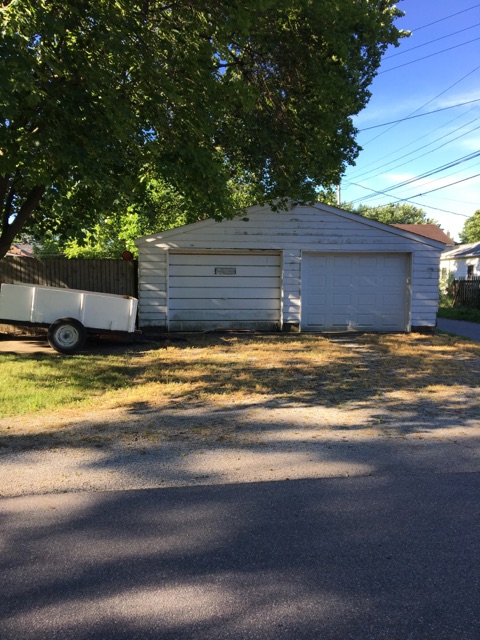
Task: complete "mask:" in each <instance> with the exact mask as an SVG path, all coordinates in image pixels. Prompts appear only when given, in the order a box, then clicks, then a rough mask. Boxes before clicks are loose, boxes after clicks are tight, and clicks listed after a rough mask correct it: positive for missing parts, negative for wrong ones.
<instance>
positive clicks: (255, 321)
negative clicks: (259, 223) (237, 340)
mask: <svg viewBox="0 0 480 640" xmlns="http://www.w3.org/2000/svg"><path fill="white" fill-rule="evenodd" d="M280 290H281V269H280V255H279V254H278V253H277V254H273V253H266V252H262V253H248V254H244V253H235V254H232V253H230V254H218V253H204V254H188V253H184V254H181V253H172V254H171V255H170V260H169V290H168V326H169V329H170V330H171V331H203V330H212V329H259V330H275V329H277V328H278V327H279V324H280V310H281V306H280Z"/></svg>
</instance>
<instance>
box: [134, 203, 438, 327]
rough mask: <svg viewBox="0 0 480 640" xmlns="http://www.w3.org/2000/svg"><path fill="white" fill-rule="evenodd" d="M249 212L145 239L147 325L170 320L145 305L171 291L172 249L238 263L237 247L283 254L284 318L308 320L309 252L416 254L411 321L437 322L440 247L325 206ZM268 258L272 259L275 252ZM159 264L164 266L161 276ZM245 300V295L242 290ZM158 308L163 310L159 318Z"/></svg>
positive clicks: (259, 295) (195, 260)
mask: <svg viewBox="0 0 480 640" xmlns="http://www.w3.org/2000/svg"><path fill="white" fill-rule="evenodd" d="M249 217H250V220H249V221H248V222H244V221H243V220H241V219H234V220H228V221H223V222H218V223H213V222H207V221H205V222H202V223H197V224H194V225H191V226H188V227H184V228H182V229H179V230H178V231H177V230H175V232H171V233H170V232H167V234H166V235H165V237H162V236H161V235H159V236H158V237H155V236H150V237H149V238H146V239H143V240H140V241H139V251H140V300H141V304H140V323H141V325H142V324H143V325H144V326H146V324H156V325H158V326H164V325H165V323H166V307H165V306H164V305H163V303H162V304H160V305H158V306H157V307H156V308H158V309H159V311H158V313H157V312H156V311H153V310H152V306H150V311H149V316H148V319H146V316H145V315H142V314H143V311H142V310H143V309H144V308H146V307H144V303H145V304H147V305H148V300H151V299H152V296H153V295H154V294H156V293H160V291H162V290H163V292H164V294H165V293H166V282H167V278H168V273H167V271H168V270H167V263H166V256H167V252H168V251H169V250H171V249H175V250H188V251H192V252H196V253H191V254H184V256H183V258H184V259H185V263H184V264H190V265H199V264H202V265H205V264H208V263H207V262H206V260H207V259H208V257H207V254H208V252H212V254H218V253H219V252H222V251H225V252H226V254H225V255H224V256H223V259H222V263H223V264H224V266H228V265H232V266H234V265H235V262H236V256H235V255H234V252H235V251H240V252H244V253H248V252H255V251H261V252H267V251H279V252H281V254H282V274H281V275H282V284H281V286H282V298H281V304H282V314H283V318H282V319H283V322H284V323H299V322H300V321H301V261H302V252H304V251H314V252H322V253H323V252H342V253H345V252H370V253H377V252H382V253H384V252H398V253H408V254H413V259H412V272H411V285H410V288H411V292H412V295H411V304H410V316H411V317H410V321H411V325H412V326H426V325H428V326H434V325H435V322H436V300H437V294H438V267H439V264H438V257H439V253H440V250H439V249H436V248H433V247H429V246H428V245H424V244H422V243H421V242H416V241H415V240H413V239H410V238H408V237H405V236H402V235H397V233H396V231H394V230H392V232H390V231H389V230H388V229H383V228H375V227H369V226H367V225H366V224H365V223H363V221H362V220H357V219H356V218H355V219H351V218H348V217H347V218H344V217H342V216H340V215H337V214H336V213H333V212H331V211H329V210H322V209H320V208H318V207H298V208H295V209H293V210H292V211H287V212H279V213H273V212H271V211H270V210H269V209H268V208H263V209H260V208H257V209H256V211H254V212H253V213H251V215H250V216H249ZM367 222H368V221H367ZM202 252H203V253H202ZM229 252H230V253H229ZM172 256H173V254H172ZM264 257H265V258H267V259H268V258H272V256H268V255H265V256H264ZM199 260H200V261H199ZM157 267H158V268H159V271H158V273H157V274H155V273H154V272H155V270H156V268H157ZM174 277H177V276H174ZM267 277H269V276H267ZM267 290H270V287H269V286H268V287H266V290H265V291H262V290H261V289H258V290H257V292H256V293H255V294H252V296H251V298H250V299H252V300H253V299H255V298H256V299H257V300H258V299H264V298H265V297H266V296H268V295H269V294H268V292H267ZM204 293H205V292H204ZM226 293H227V292H223V293H222V294H221V295H220V294H219V296H220V297H221V298H223V297H224V294H226ZM237 297H240V294H239V295H237ZM432 301H433V302H432ZM155 313H157V315H156V316H155ZM207 322H208V321H207ZM145 323H146V324H145ZM239 328H240V326H239Z"/></svg>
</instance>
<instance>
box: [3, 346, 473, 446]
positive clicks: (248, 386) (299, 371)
mask: <svg viewBox="0 0 480 640" xmlns="http://www.w3.org/2000/svg"><path fill="white" fill-rule="evenodd" d="M23 360H25V357H23ZM32 360H33V362H34V364H35V366H36V377H35V379H34V380H33V382H32V384H33V385H34V386H35V388H36V389H37V390H40V389H41V390H45V391H46V396H48V397H49V398H50V399H51V400H52V402H51V404H50V405H48V404H47V405H44V406H43V408H42V406H41V404H40V406H39V407H38V408H37V409H38V410H35V411H33V412H32V411H31V410H29V408H28V406H27V407H25V406H24V405H23V406H22V405H21V404H20V406H19V410H18V411H17V412H10V415H13V416H15V413H16V414H18V415H20V416H21V417H17V418H15V417H12V418H9V419H3V420H2V421H0V429H1V430H2V431H3V440H2V439H1V438H0V445H1V444H2V442H3V443H4V446H10V445H12V444H13V445H14V446H18V447H21V448H24V447H26V446H28V447H36V446H40V445H42V446H47V445H48V446H51V445H52V444H53V445H55V444H63V443H65V441H68V442H69V443H70V444H72V443H73V442H76V443H77V445H79V446H89V447H90V446H91V447H94V446H104V445H105V443H106V442H113V441H114V442H115V446H120V445H121V446H144V447H148V446H150V444H152V443H157V444H158V443H161V442H170V441H172V440H174V441H177V442H178V441H183V440H188V441H197V442H200V441H207V440H211V441H216V442H226V443H228V442H229V441H231V440H234V439H235V440H236V441H238V439H239V437H240V436H242V437H244V436H245V437H244V441H245V442H247V441H250V442H254V441H258V439H259V434H260V435H261V434H262V431H264V430H265V429H272V428H273V426H272V424H271V423H272V416H273V415H274V414H275V411H276V410H278V411H280V410H283V409H286V408H287V409H288V408H291V409H294V410H295V416H296V418H295V419H296V421H297V422H298V423H301V421H302V420H304V423H305V425H306V426H308V428H309V429H311V433H310V432H309V436H308V437H312V438H314V437H317V436H316V435H315V434H317V433H318V430H321V429H325V428H326V425H327V426H328V424H329V417H328V416H329V415H334V416H336V417H335V418H332V421H334V419H337V418H338V415H340V413H338V412H341V420H342V421H343V424H344V426H343V427H342V428H345V429H347V428H353V424H354V422H355V420H356V421H357V424H358V420H359V419H360V418H359V416H361V415H363V414H362V411H363V412H364V414H366V413H368V416H369V423H368V424H369V425H370V426H369V428H371V427H372V420H373V421H374V424H375V428H376V429H379V430H381V431H382V432H383V433H388V429H389V425H388V420H389V419H390V418H387V417H386V413H387V412H388V415H389V416H392V415H398V416H404V422H405V424H406V425H408V428H410V429H413V428H414V427H415V428H417V427H416V426H415V425H418V424H419V423H421V422H422V421H423V420H425V419H431V420H432V421H436V422H437V423H438V425H441V424H447V421H451V420H452V419H453V418H455V419H458V420H459V423H466V421H468V420H470V421H471V420H476V419H478V417H479V404H478V398H477V393H478V382H479V380H480V345H478V344H476V343H473V342H469V341H466V340H460V339H457V338H451V337H448V336H422V335H418V334H411V335H351V336H338V337H335V338H327V337H323V336H318V335H312V334H310V335H309V334H301V335H296V336H293V335H281V334H278V335H249V334H223V335H222V334H217V335H197V336H187V337H185V338H178V337H177V338H175V337H170V338H169V339H168V340H166V341H164V342H161V343H160V342H158V343H151V344H148V345H137V346H136V347H134V348H131V349H126V350H124V351H122V352H121V353H118V354H116V355H115V354H114V355H109V356H108V357H105V356H99V355H98V354H97V355H91V356H89V355H82V356H76V357H74V358H48V357H43V356H42V357H37V358H34V357H32ZM11 364H12V363H11ZM13 365H14V366H13V367H12V368H11V370H10V375H13V376H15V375H17V376H19V377H22V380H23V382H22V385H25V384H27V382H26V380H27V379H28V371H27V370H26V369H25V368H22V367H17V369H15V367H16V366H17V364H16V363H15V362H13ZM15 371H17V373H15ZM4 375H5V369H4ZM52 380H55V381H56V382H55V384H52ZM12 384H13V385H14V384H15V382H14V381H12ZM59 384H61V385H62V389H61V394H60V395H59V396H58V397H56V396H55V393H56V391H55V390H56V389H57V387H58V385H59ZM27 386H28V385H27ZM12 388H13V386H12ZM69 393H70V394H71V396H69ZM27 395H28V394H27ZM42 397H44V396H42ZM68 397H71V398H72V399H71V400H70V401H68V400H65V398H68ZM59 406H60V407H61V408H59ZM249 407H251V408H253V409H254V410H255V412H256V413H255V425H256V426H255V433H253V432H250V433H249V435H248V437H247V436H246V435H245V433H244V430H245V424H246V422H248V420H247V418H245V416H244V417H243V418H242V419H239V418H238V416H237V417H234V416H233V414H232V419H231V420H228V421H226V419H225V410H228V409H232V410H235V411H237V413H238V410H239V409H240V408H244V409H245V410H248V408H249ZM34 408H35V407H34ZM262 411H263V412H264V414H262V413H261V412H262ZM222 412H223V413H222ZM329 412H330V413H329ZM335 412H337V413H335ZM21 414H23V415H21ZM276 415H277V414H275V416H276ZM349 415H350V416H351V420H350V419H349V417H348V416H349ZM264 416H266V417H265V419H264ZM405 416H406V417H405ZM262 420H264V424H263V423H262ZM279 421H280V422H281V417H279ZM442 421H443V422H442ZM280 422H279V423H278V424H280ZM337 422H338V420H337ZM350 422H351V424H350ZM280 426H281V425H280ZM297 427H298V424H297V425H296V427H295V428H297ZM275 428H276V427H275ZM242 434H243V435H242ZM14 443H16V445H15V444H14ZM32 443H33V444H32Z"/></svg>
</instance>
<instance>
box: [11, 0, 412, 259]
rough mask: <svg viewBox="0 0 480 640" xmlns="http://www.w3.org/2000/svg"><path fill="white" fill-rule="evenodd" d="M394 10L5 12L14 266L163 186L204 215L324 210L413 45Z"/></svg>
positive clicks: (47, 1)
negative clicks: (361, 126)
mask: <svg viewBox="0 0 480 640" xmlns="http://www.w3.org/2000/svg"><path fill="white" fill-rule="evenodd" d="M400 15H402V14H401V12H399V11H398V9H397V8H396V7H395V5H394V0H345V1H344V2H341V3H335V2H331V0H315V2H312V1H311V0H248V1H246V2H238V1H236V0H233V1H232V0H216V1H215V2H212V1H211V0H198V1H197V2H195V3H191V2H189V1H188V0H173V1H172V2H171V3H163V2H160V1H159V0H95V1H93V0H63V1H62V2H56V1H52V0H4V2H3V3H2V5H1V7H0V110H1V111H0V207H1V235H0V257H2V256H3V255H4V254H5V252H6V251H7V250H8V248H9V245H10V243H11V242H12V240H13V238H14V237H15V236H16V235H18V233H19V232H20V231H21V230H22V229H24V228H25V225H27V226H28V224H30V225H33V226H37V227H38V228H41V227H42V228H48V229H50V230H51V231H52V232H53V233H56V234H57V235H60V236H61V237H77V236H78V235H79V234H81V232H82V230H88V229H92V228H93V227H94V225H95V224H96V223H98V221H99V214H101V213H102V211H105V209H106V208H107V209H108V210H110V209H111V203H112V202H113V201H117V200H122V199H125V200H124V201H125V202H127V203H128V202H129V199H130V198H132V194H135V192H136V191H138V189H139V188H141V187H139V185H141V184H142V182H144V181H145V180H147V181H151V180H159V181H160V182H161V183H162V184H164V185H167V188H168V190H170V192H171V193H174V194H175V197H179V198H181V199H182V201H183V202H184V203H185V210H188V212H189V214H188V215H189V216H190V218H192V219H201V218H205V217H209V216H211V217H216V218H219V217H222V216H231V215H232V214H233V213H234V212H235V211H236V210H238V194H239V193H244V192H247V193H248V195H249V198H251V199H252V200H255V201H257V202H270V201H274V200H277V199H282V198H287V197H288V198H293V199H295V200H298V201H309V200H313V199H314V194H315V190H316V189H317V188H318V187H321V186H329V185H331V184H336V183H338V181H339V178H340V175H341V174H342V173H343V171H344V169H345V167H346V165H347V164H349V163H352V162H353V160H354V158H355V157H356V155H357V153H358V145H357V143H356V142H355V134H356V130H355V128H354V127H353V124H352V121H351V116H352V115H354V114H356V113H358V112H359V111H360V110H361V109H363V107H364V106H365V105H366V103H367V102H368V99H369V97H370V93H369V89H368V87H369V85H370V83H371V81H372V79H373V77H374V75H375V73H376V70H377V68H378V66H379V64H380V60H381V56H382V54H383V53H384V52H385V50H386V48H387V47H388V46H389V45H390V44H393V45H396V44H398V39H399V38H400V37H401V36H402V35H403V34H402V33H401V32H400V31H399V30H398V29H397V28H396V27H395V25H394V22H395V19H396V18H397V17H398V16H400Z"/></svg>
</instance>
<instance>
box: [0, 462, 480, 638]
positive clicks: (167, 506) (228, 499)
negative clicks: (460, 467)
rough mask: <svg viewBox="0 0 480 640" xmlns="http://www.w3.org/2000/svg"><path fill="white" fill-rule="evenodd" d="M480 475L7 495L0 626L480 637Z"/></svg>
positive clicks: (162, 633) (206, 634)
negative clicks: (31, 495)
mask: <svg viewBox="0 0 480 640" xmlns="http://www.w3.org/2000/svg"><path fill="white" fill-rule="evenodd" d="M479 491H480V474H478V473H463V474H428V475H421V474H420V475H415V476H413V475H405V476H398V475H396V476H395V477H393V476H389V475H384V476H376V477H360V478H359V477H357V478H336V479H322V480H299V481H287V480H286V481H283V482H275V483H269V482H265V483H259V484H244V485H242V484H237V485H223V486H210V487H208V486H203V487H187V488H176V489H163V490H157V489H155V490H145V491H126V492H112V493H90V494H87V493H85V494H57V495H50V496H37V497H25V498H15V499H4V500H1V501H0V517H1V520H0V522H1V527H0V532H1V535H2V555H1V564H0V583H1V598H0V614H1V616H0V620H1V622H0V638H2V640H43V639H45V640H47V639H48V640H54V639H59V640H60V639H61V640H73V639H75V640H87V639H88V640H127V639H128V640H134V639H135V640H137V639H138V640H153V639H155V640H228V639H234V640H247V639H259V640H287V639H288V640H307V639H308V640H367V639H372V640H379V639H383V638H385V639H387V638H388V640H397V639H398V640H417V639H418V640H430V639H432V640H478V638H479V636H480V546H479V540H480V506H479V504H480V503H479V500H478V495H479Z"/></svg>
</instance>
